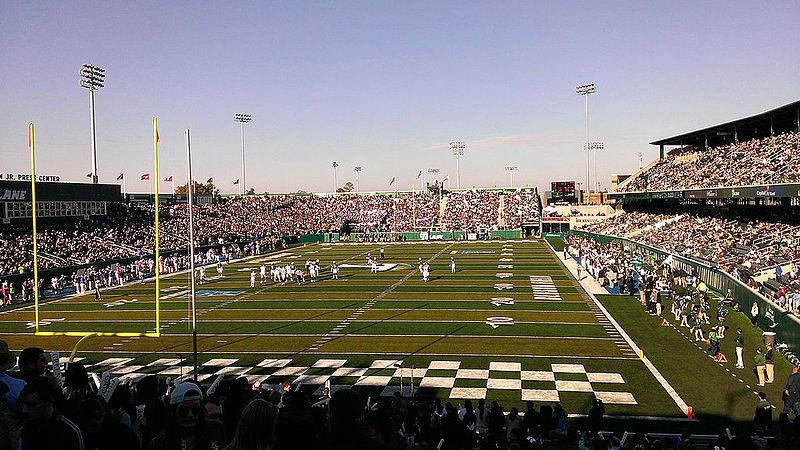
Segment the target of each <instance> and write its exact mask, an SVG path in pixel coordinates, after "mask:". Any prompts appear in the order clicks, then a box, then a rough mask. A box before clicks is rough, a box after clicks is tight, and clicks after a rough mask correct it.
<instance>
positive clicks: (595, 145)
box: [586, 142, 605, 192]
mask: <svg viewBox="0 0 800 450" xmlns="http://www.w3.org/2000/svg"><path fill="white" fill-rule="evenodd" d="M604 148H605V144H603V143H602V142H588V143H587V144H586V151H587V152H589V151H592V150H593V151H594V182H595V184H596V185H597V186H596V187H595V192H600V178H598V177H597V151H598V150H602V149H604Z"/></svg>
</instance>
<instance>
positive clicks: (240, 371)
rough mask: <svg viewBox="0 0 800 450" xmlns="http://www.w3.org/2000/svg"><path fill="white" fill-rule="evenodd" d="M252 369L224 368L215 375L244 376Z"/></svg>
mask: <svg viewBox="0 0 800 450" xmlns="http://www.w3.org/2000/svg"><path fill="white" fill-rule="evenodd" d="M250 369H252V367H223V368H221V369H219V370H218V371H216V373H214V375H244V374H246V373H247V372H249V371H250Z"/></svg>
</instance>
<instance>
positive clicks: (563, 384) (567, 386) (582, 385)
mask: <svg viewBox="0 0 800 450" xmlns="http://www.w3.org/2000/svg"><path fill="white" fill-rule="evenodd" d="M556 389H557V390H558V391H561V392H592V383H589V382H588V381H574V380H556Z"/></svg>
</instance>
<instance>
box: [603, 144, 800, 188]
mask: <svg viewBox="0 0 800 450" xmlns="http://www.w3.org/2000/svg"><path fill="white" fill-rule="evenodd" d="M798 181H800V133H785V134H782V135H779V136H775V137H767V138H763V139H753V140H749V141H744V142H738V143H735V144H729V145H722V146H719V147H713V148H709V149H707V150H704V151H697V152H692V153H688V154H687V153H686V149H677V150H675V151H673V152H671V154H670V155H667V157H665V158H664V160H662V161H658V162H656V163H655V164H653V165H652V166H651V167H650V168H649V169H647V170H644V171H641V172H640V173H638V175H637V176H636V177H632V179H630V180H626V181H625V183H623V184H621V185H620V186H619V187H618V188H617V192H641V191H668V190H684V189H696V188H713V187H730V186H751V185H761V184H775V183H793V182H798Z"/></svg>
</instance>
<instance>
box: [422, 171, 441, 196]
mask: <svg viewBox="0 0 800 450" xmlns="http://www.w3.org/2000/svg"><path fill="white" fill-rule="evenodd" d="M428 173H429V174H432V175H433V179H434V180H436V174H437V173H439V169H437V168H431V169H428ZM422 181H423V183H422V186H423V188H424V189H422V192H427V191H428V187H427V185H425V179H424V177H423V180H422Z"/></svg>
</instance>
